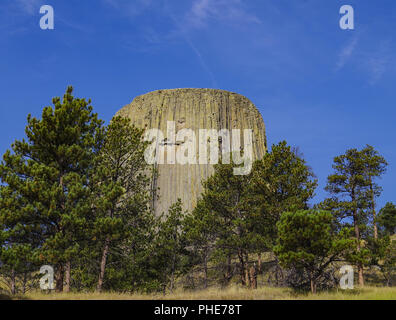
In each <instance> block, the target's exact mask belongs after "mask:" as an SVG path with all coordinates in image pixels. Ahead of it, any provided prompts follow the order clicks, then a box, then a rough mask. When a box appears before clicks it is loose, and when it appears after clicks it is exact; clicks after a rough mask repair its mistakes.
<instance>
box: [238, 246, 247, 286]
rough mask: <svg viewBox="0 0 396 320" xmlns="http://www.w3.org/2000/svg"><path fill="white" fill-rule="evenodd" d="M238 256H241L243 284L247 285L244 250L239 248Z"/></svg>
mask: <svg viewBox="0 0 396 320" xmlns="http://www.w3.org/2000/svg"><path fill="white" fill-rule="evenodd" d="M238 257H239V262H240V264H241V270H240V275H241V284H242V285H243V286H245V285H246V274H245V269H246V267H245V260H244V259H243V253H242V250H238Z"/></svg>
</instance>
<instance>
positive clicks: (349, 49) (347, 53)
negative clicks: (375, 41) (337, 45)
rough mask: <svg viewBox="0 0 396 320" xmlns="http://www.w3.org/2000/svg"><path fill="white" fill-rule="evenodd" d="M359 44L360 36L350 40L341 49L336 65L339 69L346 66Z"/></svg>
mask: <svg viewBox="0 0 396 320" xmlns="http://www.w3.org/2000/svg"><path fill="white" fill-rule="evenodd" d="M357 44H358V38H354V39H353V40H352V41H350V42H348V44H347V45H346V46H345V47H343V48H342V49H341V52H340V54H339V56H338V61H337V65H336V70H337V71H338V70H340V69H342V68H343V67H344V66H345V64H346V63H347V62H348V61H349V59H350V58H351V57H352V54H353V52H354V51H355V49H356V46H357Z"/></svg>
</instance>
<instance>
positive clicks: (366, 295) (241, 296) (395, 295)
mask: <svg viewBox="0 0 396 320" xmlns="http://www.w3.org/2000/svg"><path fill="white" fill-rule="evenodd" d="M14 299H32V300H163V299H167V300H305V299H306V300H318V299H320V300H396V288H395V287H393V288H380V287H365V288H363V289H355V290H348V291H343V290H335V291H330V292H321V293H318V294H316V295H312V294H295V293H293V291H291V290H290V289H287V288H271V287H261V288H259V289H257V290H249V289H245V288H240V287H237V286H233V287H230V288H227V289H214V288H213V289H208V290H201V291H177V292H174V293H172V294H167V295H165V296H164V295H162V294H150V295H143V294H120V293H111V292H105V293H95V292H92V293H61V294H56V293H50V294H46V293H42V292H33V293H29V294H27V295H25V296H17V297H14Z"/></svg>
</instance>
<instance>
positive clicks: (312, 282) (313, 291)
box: [311, 278, 316, 294]
mask: <svg viewBox="0 0 396 320" xmlns="http://www.w3.org/2000/svg"><path fill="white" fill-rule="evenodd" d="M311 293H313V294H315V293H316V281H315V279H313V278H311Z"/></svg>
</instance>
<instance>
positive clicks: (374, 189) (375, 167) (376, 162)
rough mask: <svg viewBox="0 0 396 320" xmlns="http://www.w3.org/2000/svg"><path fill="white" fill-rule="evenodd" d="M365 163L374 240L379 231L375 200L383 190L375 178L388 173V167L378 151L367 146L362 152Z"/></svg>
mask: <svg viewBox="0 0 396 320" xmlns="http://www.w3.org/2000/svg"><path fill="white" fill-rule="evenodd" d="M361 153H362V155H363V158H364V159H363V161H364V165H365V175H366V177H367V179H368V184H369V194H370V204H371V214H372V218H373V228H374V239H378V229H377V222H376V212H375V198H376V197H379V196H380V194H381V191H382V188H381V187H380V186H379V185H378V184H377V183H375V181H374V180H375V178H379V177H381V175H382V174H384V173H385V171H386V166H387V165H388V164H387V162H386V160H385V158H384V157H382V156H381V155H380V154H379V153H378V151H377V150H375V149H374V148H373V147H372V146H369V145H367V146H366V147H365V148H364V149H363V150H362V151H361Z"/></svg>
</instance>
